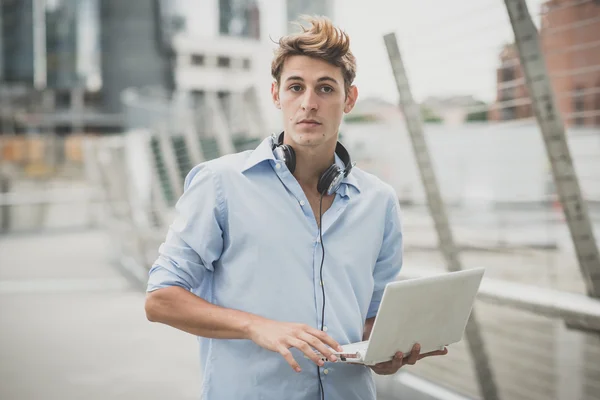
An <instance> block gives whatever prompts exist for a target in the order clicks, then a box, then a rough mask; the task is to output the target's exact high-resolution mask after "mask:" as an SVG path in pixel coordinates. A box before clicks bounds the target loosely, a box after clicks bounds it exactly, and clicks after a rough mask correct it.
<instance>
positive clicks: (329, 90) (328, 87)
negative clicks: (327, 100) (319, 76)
mask: <svg viewBox="0 0 600 400" xmlns="http://www.w3.org/2000/svg"><path fill="white" fill-rule="evenodd" d="M321 91H322V92H323V93H331V92H333V88H332V87H331V86H322V87H321Z"/></svg>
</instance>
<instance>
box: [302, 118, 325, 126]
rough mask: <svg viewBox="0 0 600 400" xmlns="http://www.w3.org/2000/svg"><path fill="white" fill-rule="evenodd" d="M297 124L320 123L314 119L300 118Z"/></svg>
mask: <svg viewBox="0 0 600 400" xmlns="http://www.w3.org/2000/svg"><path fill="white" fill-rule="evenodd" d="M298 125H305V126H318V125H321V123H320V122H319V121H316V120H314V119H303V120H300V121H299V122H298Z"/></svg>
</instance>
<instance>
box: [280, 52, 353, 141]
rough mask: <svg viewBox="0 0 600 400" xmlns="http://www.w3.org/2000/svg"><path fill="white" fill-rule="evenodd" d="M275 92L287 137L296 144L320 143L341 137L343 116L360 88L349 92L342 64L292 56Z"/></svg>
mask: <svg viewBox="0 0 600 400" xmlns="http://www.w3.org/2000/svg"><path fill="white" fill-rule="evenodd" d="M271 94H272V95H273V102H274V103H275V106H276V107H277V108H279V109H281V110H282V112H283V119H284V120H283V123H284V130H285V134H286V138H287V140H290V141H291V144H292V146H294V145H297V146H310V147H316V146H319V145H321V144H323V143H331V142H334V143H335V142H336V141H337V133H338V129H339V126H340V123H341V121H342V116H343V114H344V113H345V112H346V113H348V112H350V111H351V110H352V108H353V107H354V103H355V102H356V98H357V95H358V91H357V89H356V87H354V86H352V87H351V88H350V90H349V91H348V95H347V96H346V94H345V93H344V78H343V76H342V70H341V68H340V67H336V66H334V65H331V64H329V63H327V62H325V61H323V60H320V59H316V58H312V57H308V56H291V57H288V58H287V59H286V60H285V62H284V64H283V68H282V71H281V78H280V84H279V85H277V83H276V82H274V83H273V85H272V87H271Z"/></svg>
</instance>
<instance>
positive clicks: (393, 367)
mask: <svg viewBox="0 0 600 400" xmlns="http://www.w3.org/2000/svg"><path fill="white" fill-rule="evenodd" d="M420 352H421V346H420V345H419V344H418V343H417V344H415V345H414V346H413V348H412V351H411V352H410V354H409V355H408V356H407V357H406V358H405V357H403V355H402V353H401V352H398V353H396V354H395V355H394V358H393V359H392V360H390V361H386V362H382V363H379V364H375V365H372V366H370V368H371V369H372V370H373V372H375V373H376V374H377V375H393V374H395V373H396V372H398V370H399V369H400V368H402V367H403V366H404V365H406V364H410V365H415V364H416V363H417V361H419V360H420V359H422V358H425V357H431V356H444V355H446V354H448V348H446V347H444V350H436V351H432V352H430V353H424V354H420Z"/></svg>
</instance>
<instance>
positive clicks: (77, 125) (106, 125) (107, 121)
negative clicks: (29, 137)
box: [0, 0, 120, 133]
mask: <svg viewBox="0 0 600 400" xmlns="http://www.w3.org/2000/svg"><path fill="white" fill-rule="evenodd" d="M99 1H100V0H45V1H44V0H22V1H20V0H19V1H17V0H6V1H2V2H0V20H1V21H2V23H1V24H0V26H1V28H0V31H1V34H0V42H1V45H0V52H1V53H2V55H1V56H0V59H1V60H2V63H1V65H0V89H1V90H0V92H2V96H0V97H1V99H0V100H1V101H2V104H3V107H2V109H3V112H2V113H1V114H0V122H2V126H5V125H6V123H5V122H6V120H8V119H10V125H11V126H12V130H13V131H14V132H16V133H19V132H23V131H37V132H45V131H47V130H48V129H50V130H52V131H55V132H58V133H69V132H75V131H77V132H84V131H95V132H103V131H113V130H117V129H119V125H120V118H119V116H118V115H112V114H110V113H109V112H107V110H106V109H104V108H103V107H102V102H101V99H102V94H103V93H102V91H101V90H102V77H101V65H100V20H99V13H98V11H99V10H98V7H99Z"/></svg>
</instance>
